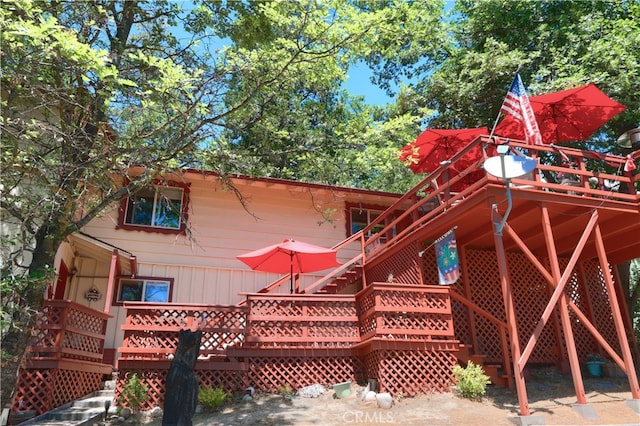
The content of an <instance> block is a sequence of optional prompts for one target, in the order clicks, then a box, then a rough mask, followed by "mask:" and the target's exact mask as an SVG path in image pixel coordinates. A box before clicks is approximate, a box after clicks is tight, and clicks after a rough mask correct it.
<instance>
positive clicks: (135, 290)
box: [53, 170, 400, 363]
mask: <svg viewBox="0 0 640 426" xmlns="http://www.w3.org/2000/svg"><path fill="white" fill-rule="evenodd" d="M231 184H232V185H233V188H232V187H231V186H230V185H229V184H226V183H224V182H223V181H221V180H220V179H219V178H218V177H217V176H215V175H212V174H207V173H205V172H200V171H195V170H186V171H185V172H184V174H183V175H182V176H180V177H174V178H173V180H168V181H167V182H163V183H159V184H158V185H156V186H154V188H149V190H146V191H142V192H140V193H138V194H136V195H135V196H132V197H131V198H129V199H128V200H124V201H123V202H122V203H121V204H120V205H118V206H114V208H113V209H112V210H111V211H108V212H106V213H105V214H104V215H103V216H102V217H100V218H99V219H96V220H94V221H92V222H91V223H90V224H89V225H88V226H87V227H85V228H84V229H83V231H82V232H81V233H78V234H76V235H73V236H71V237H70V238H69V239H68V241H67V242H65V243H64V244H63V247H62V248H61V249H60V252H59V258H60V265H61V266H60V270H61V271H64V270H66V271H67V277H68V278H67V279H66V280H58V282H57V283H56V286H55V289H54V290H53V292H54V294H55V295H56V296H55V297H54V298H57V299H64V300H73V301H75V302H77V303H79V304H81V305H84V306H87V307H90V308H93V309H98V310H103V311H104V312H107V313H110V314H111V315H113V317H114V318H113V319H112V320H109V322H108V325H107V332H106V336H105V354H106V356H105V359H104V360H105V361H106V362H107V363H113V362H114V361H115V352H116V350H117V348H118V347H119V346H120V345H121V344H122V341H123V333H122V330H121V329H120V327H121V326H122V324H123V323H124V317H125V313H126V310H125V309H123V304H124V303H127V302H128V303H175V304H191V303H199V304H208V305H236V304H238V303H239V302H240V301H242V300H243V299H244V296H242V295H241V293H254V292H257V291H259V290H261V289H262V288H264V287H265V286H266V285H267V284H269V283H271V282H273V281H274V280H275V279H276V278H279V277H280V275H278V274H273V273H265V272H259V271H252V270H251V269H249V268H248V267H247V266H246V265H245V264H244V263H242V262H240V261H239V260H238V259H236V256H237V255H240V254H243V253H246V252H249V251H251V250H255V249H258V248H261V247H264V246H267V245H271V244H274V243H278V242H281V241H282V240H283V239H285V238H294V239H298V240H300V241H305V242H309V243H313V244H316V245H320V246H326V247H332V246H334V245H335V244H337V243H339V242H340V241H342V240H344V239H345V238H346V237H349V236H350V235H352V234H354V233H356V232H357V231H359V230H360V229H362V228H364V227H365V226H366V225H368V224H369V223H370V222H372V221H374V220H375V218H376V217H377V216H378V215H380V214H381V213H382V212H383V211H384V210H385V209H386V208H387V207H388V206H390V205H392V204H394V203H395V202H396V201H397V200H398V198H400V195H398V194H390V193H383V192H374V191H363V190H357V189H351V188H336V187H329V186H326V185H316V184H307V183H299V182H293V181H286V180H281V179H268V178H257V179H250V178H247V177H242V176H238V177H235V178H233V179H232V182H231ZM162 197H167V198H168V199H170V200H171V201H172V202H174V204H175V205H179V206H180V211H179V212H178V211H173V212H171V211H168V209H165V210H163V209H162V208H160V207H159V206H161V205H162V201H161V198H162ZM154 206H155V209H154ZM181 217H182V218H184V219H183V220H181ZM114 250H115V251H117V253H118V256H117V259H118V262H117V264H118V267H119V269H120V270H119V272H118V273H117V274H116V275H115V277H114V279H113V283H111V287H110V285H109V284H110V283H109V279H110V276H109V268H110V266H111V257H112V254H113V252H114ZM354 254H355V252H354V249H353V248H348V249H346V250H343V251H341V253H339V256H340V257H339V260H341V261H345V260H347V259H350V258H351V257H353V256H354ZM61 275H63V274H61ZM322 275H323V274H318V273H315V274H304V275H303V276H302V277H301V280H302V282H301V283H300V285H301V287H302V288H304V287H305V286H306V285H307V284H310V283H312V282H313V281H315V280H316V279H318V278H320V277H321V276H322ZM279 291H281V292H288V291H289V288H288V286H282V288H281V289H280V290H279ZM96 297H98V300H95V298H96Z"/></svg>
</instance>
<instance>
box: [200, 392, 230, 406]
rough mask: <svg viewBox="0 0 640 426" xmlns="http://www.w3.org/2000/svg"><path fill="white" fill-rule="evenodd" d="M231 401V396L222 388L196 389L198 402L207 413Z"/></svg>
mask: <svg viewBox="0 0 640 426" xmlns="http://www.w3.org/2000/svg"><path fill="white" fill-rule="evenodd" d="M230 399H231V394H230V393H228V392H225V390H224V389H222V388H211V387H200V389H198V402H199V403H200V404H201V405H202V406H203V407H204V409H205V410H207V411H216V410H218V409H220V407H222V405H223V404H224V403H225V402H227V401H228V400H230Z"/></svg>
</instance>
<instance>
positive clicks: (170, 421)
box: [162, 330, 202, 426]
mask: <svg viewBox="0 0 640 426" xmlns="http://www.w3.org/2000/svg"><path fill="white" fill-rule="evenodd" d="M201 339H202V331H201V330H198V331H195V332H193V331H189V330H181V331H180V338H179V340H178V348H177V349H176V353H175V355H174V357H173V361H171V367H170V368H169V373H168V374H167V387H166V394H165V399H164V414H163V416H162V426H192V424H193V420H192V419H193V415H194V413H195V411H196V404H197V403H198V377H197V376H196V373H195V371H194V370H193V369H194V368H195V366H196V360H197V359H198V354H199V352H200V340H201Z"/></svg>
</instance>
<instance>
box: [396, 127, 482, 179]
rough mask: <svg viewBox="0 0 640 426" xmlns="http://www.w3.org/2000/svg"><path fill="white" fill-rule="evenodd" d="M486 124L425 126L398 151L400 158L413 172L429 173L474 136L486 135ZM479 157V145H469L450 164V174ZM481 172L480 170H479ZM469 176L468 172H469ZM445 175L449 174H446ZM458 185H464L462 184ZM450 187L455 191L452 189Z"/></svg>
mask: <svg viewBox="0 0 640 426" xmlns="http://www.w3.org/2000/svg"><path fill="white" fill-rule="evenodd" d="M488 134H489V130H488V129H487V128H486V127H478V128H472V129H427V130H425V131H424V132H422V133H421V134H420V135H418V137H417V138H416V140H415V141H413V142H411V143H410V144H407V145H405V146H404V147H403V148H402V150H401V151H400V160H401V161H403V162H407V163H409V168H410V169H411V171H412V172H413V173H416V174H417V173H429V172H432V171H434V170H436V169H437V168H438V167H440V163H442V162H443V161H447V160H449V159H451V157H453V156H454V155H455V154H457V153H458V152H459V151H460V150H461V149H462V148H464V147H466V146H467V145H469V143H471V141H473V140H474V139H475V138H476V137H478V136H480V135H488ZM481 157H482V151H481V147H480V145H477V146H475V147H473V148H472V149H471V150H470V151H469V152H467V153H466V154H465V155H464V156H463V157H461V158H460V159H459V160H458V161H456V163H455V164H453V165H452V166H451V169H450V170H451V171H452V172H453V175H455V174H457V173H459V172H461V171H462V170H464V169H466V168H467V167H469V166H470V165H471V164H472V163H473V162H474V161H476V160H478V159H480V158H481ZM480 172H482V171H480ZM469 176H470V175H469ZM449 177H450V178H451V177H453V176H452V175H451V173H450V175H449ZM462 186H463V187H464V186H466V185H465V184H464V183H463V184H462ZM452 189H453V190H458V189H456V188H452Z"/></svg>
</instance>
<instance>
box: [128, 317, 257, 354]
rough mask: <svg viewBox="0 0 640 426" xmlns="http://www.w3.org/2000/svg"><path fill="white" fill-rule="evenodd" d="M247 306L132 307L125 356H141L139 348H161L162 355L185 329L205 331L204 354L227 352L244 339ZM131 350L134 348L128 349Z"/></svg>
mask: <svg viewBox="0 0 640 426" xmlns="http://www.w3.org/2000/svg"><path fill="white" fill-rule="evenodd" d="M246 311H247V308H246V307H245V308H238V307H220V306H218V307H216V306H210V307H202V308H195V307H184V306H177V305H176V306H163V307H140V308H129V309H128V311H127V323H126V324H125V325H124V326H123V327H122V328H123V330H125V339H124V347H123V348H122V351H121V352H122V358H123V359H132V358H137V357H139V356H140V354H139V353H137V352H135V350H136V349H148V348H157V349H158V353H159V354H168V353H173V352H174V351H175V348H176V347H177V344H178V332H179V331H180V330H182V329H195V328H200V329H201V330H202V339H201V343H200V355H201V356H206V355H209V354H216V353H217V354H223V353H224V350H225V349H226V348H228V347H232V346H241V345H242V344H243V342H244V338H245V335H244V331H245V326H246ZM128 349H132V350H131V351H128Z"/></svg>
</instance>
